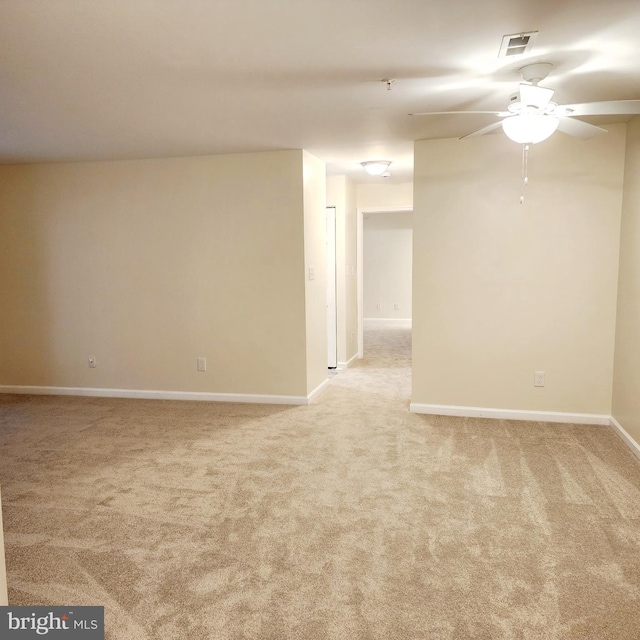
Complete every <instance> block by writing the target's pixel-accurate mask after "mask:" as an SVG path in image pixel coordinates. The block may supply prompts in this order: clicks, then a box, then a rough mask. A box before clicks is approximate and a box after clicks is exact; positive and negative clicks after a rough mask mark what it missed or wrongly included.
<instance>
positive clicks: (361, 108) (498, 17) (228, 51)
mask: <svg viewBox="0 0 640 640" xmlns="http://www.w3.org/2000/svg"><path fill="white" fill-rule="evenodd" d="M534 30H537V31H538V32H539V35H538V37H537V40H536V43H535V47H534V49H533V51H532V52H531V54H530V55H526V56H516V57H512V58H502V59H498V57H497V55H498V50H499V48H500V43H501V39H502V36H503V35H505V34H513V33H518V32H521V31H534ZM639 33H640V1H639V0H597V1H596V0H536V1H532V0H483V1H482V2H478V1H476V2H472V1H471V0H396V1H395V2H391V1H390V0H367V1H364V0H0V161H2V162H23V161H49V160H79V159H117V158H148V157H159V156H186V155H202V154H219V153H234V152H246V151H261V150H272V149H291V148H304V149H307V150H308V151H310V152H311V153H313V154H314V155H316V156H318V157H320V158H322V159H323V160H325V161H326V162H327V170H328V172H329V173H330V174H341V173H344V174H347V175H350V176H353V177H354V178H355V179H357V180H358V181H374V180H381V178H368V177H365V176H364V172H363V171H362V169H361V167H360V166H359V163H360V162H361V161H363V160H367V159H374V158H386V159H389V160H392V161H393V165H392V167H391V171H392V174H393V176H392V178H390V180H391V181H406V180H411V178H412V165H413V141H414V140H418V139H423V138H435V137H451V136H459V135H463V134H465V133H469V132H470V131H473V130H474V129H475V128H479V127H480V126H484V125H486V124H489V123H490V122H491V121H492V120H491V119H492V116H437V117H436V116H429V117H422V118H418V117H411V116H409V115H408V114H409V113H410V112H415V111H427V110H429V111H432V110H438V111H441V110H448V109H504V107H505V106H506V103H507V100H508V97H509V95H510V94H511V93H512V92H514V91H515V90H516V89H517V84H518V82H519V81H520V77H519V74H518V73H517V69H518V68H520V67H521V66H523V65H524V64H525V63H527V62H532V61H546V62H551V63H553V64H554V70H553V71H552V73H551V74H550V76H549V77H548V78H547V80H546V81H544V82H543V83H542V84H544V85H545V86H549V87H551V88H553V89H555V90H556V94H555V97H554V100H556V101H558V102H561V103H575V102H587V101H596V100H612V99H639V98H640V37H638V34H639ZM384 78H393V79H395V82H394V83H393V85H392V90H391V91H387V89H386V85H385V84H384V83H383V82H381V81H382V80H383V79H384ZM591 121H592V122H597V121H595V120H591ZM602 122H604V120H603V119H602V118H600V120H599V122H598V123H602ZM558 135H563V134H558ZM460 144H465V142H461V143H460Z"/></svg>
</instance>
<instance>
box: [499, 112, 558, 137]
mask: <svg viewBox="0 0 640 640" xmlns="http://www.w3.org/2000/svg"><path fill="white" fill-rule="evenodd" d="M559 123H560V119H559V118H556V117H555V116H551V115H544V114H541V113H520V114H518V115H515V116H509V117H508V118H505V119H504V120H503V121H502V128H503V129H504V132H505V133H506V134H507V136H508V137H509V138H510V139H511V140H513V141H514V142H519V143H520V144H536V143H537V142H542V141H543V140H546V139H547V138H548V137H550V136H551V134H552V133H553V132H554V131H555V130H556V129H557V128H558V124H559Z"/></svg>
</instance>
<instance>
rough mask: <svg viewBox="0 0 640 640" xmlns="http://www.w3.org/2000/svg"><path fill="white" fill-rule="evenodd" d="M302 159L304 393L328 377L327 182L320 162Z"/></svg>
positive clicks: (313, 159)
mask: <svg viewBox="0 0 640 640" xmlns="http://www.w3.org/2000/svg"><path fill="white" fill-rule="evenodd" d="M303 162H304V262H305V273H306V279H305V309H306V311H305V313H306V356H307V388H306V394H305V395H307V394H309V393H311V392H312V391H314V390H315V389H317V388H318V387H319V386H320V385H321V384H322V383H324V382H326V381H327V378H328V368H327V367H328V348H327V212H326V202H327V183H326V169H325V165H324V162H322V161H321V160H319V159H318V158H316V157H315V156H312V155H311V154H310V153H307V152H306V151H304V152H303ZM310 267H311V268H313V270H314V278H313V280H310V279H309V268H310Z"/></svg>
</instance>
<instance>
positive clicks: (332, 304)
mask: <svg viewBox="0 0 640 640" xmlns="http://www.w3.org/2000/svg"><path fill="white" fill-rule="evenodd" d="M327 347H328V363H329V365H328V366H329V369H335V368H336V367H337V366H338V312H337V304H336V208H335V207H327Z"/></svg>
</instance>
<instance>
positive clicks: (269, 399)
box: [0, 381, 328, 405]
mask: <svg viewBox="0 0 640 640" xmlns="http://www.w3.org/2000/svg"><path fill="white" fill-rule="evenodd" d="M327 383H328V381H327ZM322 386H323V385H320V387H322ZM320 387H318V389H315V390H314V391H313V392H312V393H311V394H309V396H276V395H269V394H256V393H207V392H200V391H148V390H141V389H93V388H89V387H36V386H8V385H0V393H16V394H22V395H45V396H91V397H96V398H138V399H143V400H190V401H200V402H240V403H252V404H292V405H304V404H309V401H310V398H311V395H313V394H316V393H317V392H319V390H320Z"/></svg>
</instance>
